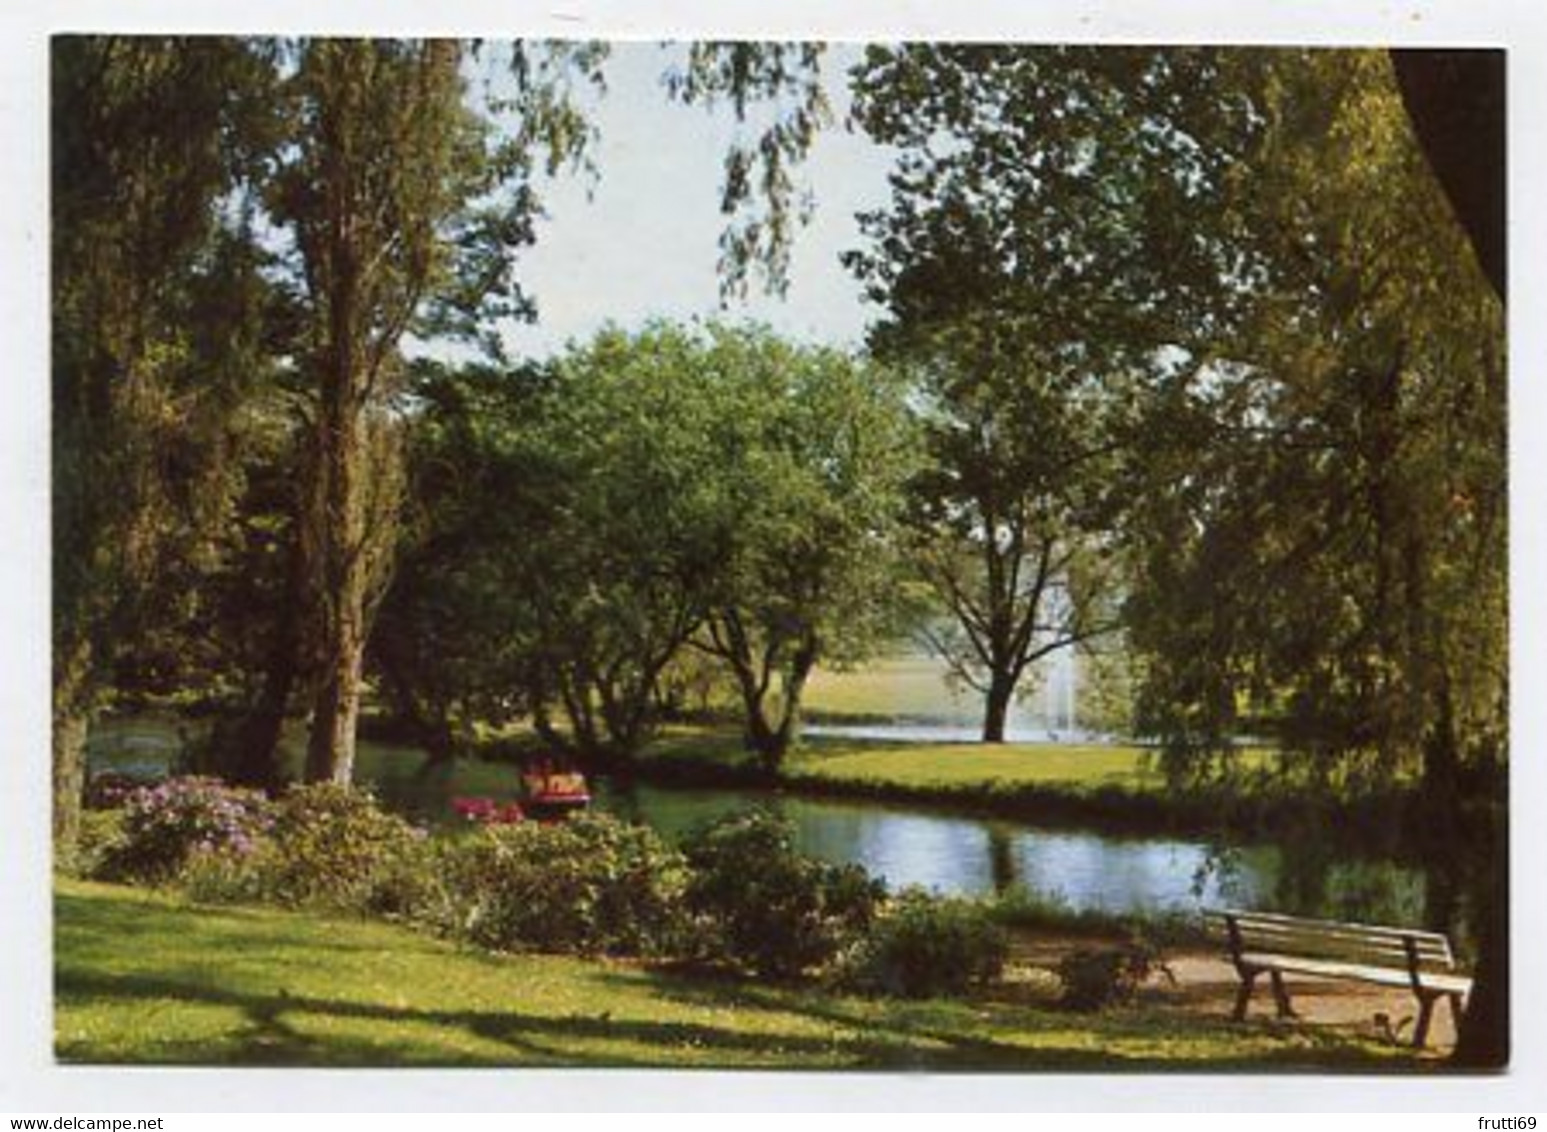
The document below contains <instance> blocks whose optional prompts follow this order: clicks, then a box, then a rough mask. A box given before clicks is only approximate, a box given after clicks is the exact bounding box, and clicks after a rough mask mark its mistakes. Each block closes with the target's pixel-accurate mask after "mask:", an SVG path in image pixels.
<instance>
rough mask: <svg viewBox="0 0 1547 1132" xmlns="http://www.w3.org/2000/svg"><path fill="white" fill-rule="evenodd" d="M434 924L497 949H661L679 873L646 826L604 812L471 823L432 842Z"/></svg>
mask: <svg viewBox="0 0 1547 1132" xmlns="http://www.w3.org/2000/svg"><path fill="white" fill-rule="evenodd" d="M439 868H440V869H441V870H442V881H443V886H444V893H445V904H444V905H443V907H442V908H441V909H440V910H439V911H438V913H437V915H438V916H439V917H440V918H441V923H440V926H441V927H442V928H443V929H444V930H447V931H449V932H450V933H451V934H453V935H456V936H458V937H461V938H465V939H467V940H469V941H470V942H472V943H476V944H478V945H479V946H482V947H489V948H493V949H495V950H499V951H523V950H535V951H573V952H582V953H587V954H592V953H599V952H600V953H609V954H624V955H641V954H644V955H648V954H661V953H669V952H670V951H671V950H672V948H673V947H674V946H675V945H676V944H677V942H678V941H679V939H680V937H681V932H682V930H683V927H684V923H683V918H682V897H683V893H684V891H685V889H686V886H687V872H686V868H685V866H684V864H683V861H682V858H681V856H680V855H679V854H678V853H676V852H675V851H674V850H672V849H670V848H669V847H668V846H667V845H666V844H665V843H664V842H662V841H661V839H660V838H659V837H658V836H657V835H656V834H655V833H654V832H653V831H651V830H649V829H646V828H645V827H643V826H636V825H630V824H628V823H626V822H621V821H618V820H616V819H614V818H610V817H607V816H606V815H604V814H582V815H579V816H577V817H574V818H571V819H569V820H567V821H563V822H556V823H553V824H546V823H538V822H522V823H518V824H514V825H488V826H480V827H479V828H478V829H477V830H475V831H472V832H470V833H467V834H465V835H461V836H458V837H456V838H454V839H451V840H450V841H448V842H446V843H445V844H443V845H442V846H441V848H440V859H439Z"/></svg>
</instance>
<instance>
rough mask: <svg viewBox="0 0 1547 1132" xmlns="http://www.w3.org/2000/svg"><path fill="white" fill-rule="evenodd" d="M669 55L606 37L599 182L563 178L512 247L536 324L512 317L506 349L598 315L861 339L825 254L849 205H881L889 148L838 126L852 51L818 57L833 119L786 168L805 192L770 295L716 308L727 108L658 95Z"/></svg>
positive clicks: (536, 353)
mask: <svg viewBox="0 0 1547 1132" xmlns="http://www.w3.org/2000/svg"><path fill="white" fill-rule="evenodd" d="M671 58H672V56H671V55H670V54H668V53H667V52H666V51H664V50H663V49H662V48H661V47H660V46H658V45H657V44H655V43H623V44H616V45H614V48H613V54H612V57H611V59H610V60H609V61H608V64H607V86H608V92H607V94H606V95H605V97H604V98H603V99H602V100H601V103H600V105H599V106H598V107H597V108H596V112H595V117H594V121H595V122H596V125H597V126H598V128H599V130H600V141H599V144H598V145H597V146H596V148H595V150H594V161H595V164H596V167H597V171H598V174H599V175H598V177H597V178H596V179H595V180H594V181H593V180H592V179H590V178H587V177H586V176H584V175H572V176H568V177H565V178H563V179H561V180H559V181H556V182H553V183H551V184H550V185H549V187H548V188H547V190H546V192H545V193H544V194H543V195H544V201H545V205H546V211H547V213H548V215H547V217H546V218H545V219H544V220H542V221H540V222H539V224H538V226H537V243H536V246H535V247H533V248H530V249H527V250H526V251H525V252H524V253H523V255H522V256H521V262H520V267H519V278H520V280H521V283H522V286H523V288H525V289H526V290H527V291H528V292H529V293H530V294H532V295H533V296H535V298H536V300H537V305H538V310H539V321H538V322H537V323H536V324H535V325H526V326H520V325H512V326H511V328H510V329H509V330H508V331H507V332H506V334H505V344H506V346H507V347H508V348H509V349H510V351H511V354H512V356H515V357H522V356H525V357H545V356H547V355H549V354H551V353H553V352H554V351H556V350H559V349H561V348H562V347H563V346H564V344H565V343H566V342H567V341H569V340H571V339H575V338H586V337H589V336H590V335H591V334H592V333H594V332H595V331H596V330H597V329H598V328H600V327H601V326H602V325H604V324H605V323H607V322H609V321H611V322H614V323H616V324H618V325H620V326H622V327H624V328H626V329H632V328H636V327H639V326H641V325H642V324H643V323H644V322H646V321H648V320H649V319H652V318H668V319H673V320H683V321H686V320H691V319H694V318H709V317H716V316H718V317H721V318H724V319H728V320H732V321H740V320H756V321H762V322H766V323H768V324H769V325H770V326H772V327H773V328H774V329H775V330H776V331H778V332H780V333H782V334H785V335H787V336H789V337H792V338H796V339H798V340H802V341H806V342H813V343H818V342H819V343H826V344H830V345H836V346H845V347H852V346H858V345H859V344H861V342H862V341H863V338H864V332H865V327H866V324H867V322H868V321H869V320H870V319H871V318H873V317H874V316H875V314H876V308H874V307H873V306H870V305H868V304H866V303H864V301H863V299H862V296H861V291H860V287H859V284H858V283H857V282H856V281H855V279H854V278H853V276H852V275H850V274H849V272H848V271H847V270H846V269H845V268H844V267H843V266H842V265H841V264H840V263H839V262H838V255H839V253H840V252H841V251H844V250H846V249H849V248H854V247H856V246H858V245H859V242H860V238H859V228H858V225H857V223H856V221H855V215H854V214H855V213H856V212H858V211H860V210H863V209H869V208H875V207H877V206H880V205H882V204H884V203H885V202H886V199H887V184H886V175H887V172H888V170H889V168H890V165H891V160H892V154H891V153H890V152H889V151H887V150H885V149H883V148H881V147H878V146H876V145H874V144H872V143H871V142H870V141H869V140H868V139H867V138H865V137H864V135H863V134H857V133H849V132H846V131H845V130H844V129H843V127H842V121H843V118H844V116H845V114H846V112H847V109H848V105H849V102H848V97H847V93H846V87H845V80H844V72H845V71H846V70H847V68H848V65H849V63H851V62H852V61H853V60H855V59H856V58H857V49H855V48H852V47H842V46H836V47H834V48H833V49H831V51H830V52H829V54H828V56H827V58H826V59H825V60H824V62H823V74H824V83H825V84H826V87H827V94H828V100H829V102H830V103H831V104H832V107H833V111H834V118H835V120H836V121H835V124H834V125H833V126H832V127H830V128H828V129H827V130H825V131H823V133H822V134H821V135H819V137H818V139H817V141H816V144H815V146H814V148H813V149H812V152H811V153H810V154H809V155H808V157H807V159H806V161H805V163H804V164H803V165H802V166H801V168H800V169H799V170H798V171H797V178H798V181H799V182H800V183H802V184H803V185H804V186H805V187H807V188H809V189H810V190H811V192H812V194H813V196H814V198H815V205H816V211H815V213H814V215H813V216H812V219H811V223H810V224H809V225H808V226H807V227H805V228H803V229H801V230H800V231H799V233H798V234H797V237H796V243H795V247H794V252H793V256H792V260H791V270H790V287H789V290H788V292H787V295H786V297H785V298H784V299H783V300H782V301H781V300H780V299H778V298H776V297H773V296H770V295H767V294H763V293H760V292H759V290H758V284H757V282H756V281H754V283H753V288H752V290H751V291H750V292H749V296H748V298H747V300H745V301H733V302H732V304H731V305H730V306H728V307H727V308H726V309H724V310H723V311H722V310H721V309H720V293H719V278H718V275H717V271H716V263H717V260H718V256H719V248H718V244H717V241H718V239H719V236H720V233H721V232H722V231H723V230H724V227H725V223H726V218H725V217H724V216H722V215H721V214H720V211H719V194H720V186H721V164H722V162H723V160H724V157H725V153H726V151H727V149H728V147H729V145H730V144H731V142H732V141H733V140H734V139H735V138H736V136H737V124H736V122H735V120H734V115H733V113H732V112H731V110H730V108H729V107H726V106H721V107H717V108H715V109H713V110H710V109H705V108H703V107H699V106H682V105H679V104H676V103H670V102H668V101H667V98H666V93H665V90H664V88H663V87H662V85H661V74H662V71H663V69H664V67H665V66H666V65H667V64H668V63H669V62H670V61H671Z"/></svg>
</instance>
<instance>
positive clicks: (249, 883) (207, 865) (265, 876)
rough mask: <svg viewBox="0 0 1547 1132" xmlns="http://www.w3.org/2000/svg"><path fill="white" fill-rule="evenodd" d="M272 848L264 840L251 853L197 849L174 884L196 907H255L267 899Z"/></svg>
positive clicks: (272, 854) (271, 865) (272, 857)
mask: <svg viewBox="0 0 1547 1132" xmlns="http://www.w3.org/2000/svg"><path fill="white" fill-rule="evenodd" d="M273 859H274V847H273V845H272V843H270V842H268V841H267V840H264V841H261V842H259V843H258V844H257V845H256V846H255V847H254V848H253V849H252V850H251V851H249V852H246V853H232V852H229V851H225V850H208V849H200V850H196V851H194V852H193V853H191V854H190V855H189V857H188V860H187V862H186V863H185V864H184V865H183V868H182V871H181V872H180V873H179V874H178V878H177V880H178V884H179V886H181V888H182V890H183V893H184V894H185V895H186V896H187V897H188V898H189V899H190V900H192V901H194V902H195V903H199V904H256V903H262V902H263V901H265V900H267V899H268V898H269V892H270V888H271V882H270V879H269V878H270V875H271V872H272V869H273Z"/></svg>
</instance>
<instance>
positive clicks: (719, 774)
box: [630, 727, 1413, 853]
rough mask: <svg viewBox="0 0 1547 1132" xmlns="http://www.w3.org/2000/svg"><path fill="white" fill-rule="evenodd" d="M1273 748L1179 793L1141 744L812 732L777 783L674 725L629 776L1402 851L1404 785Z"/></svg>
mask: <svg viewBox="0 0 1547 1132" xmlns="http://www.w3.org/2000/svg"><path fill="white" fill-rule="evenodd" d="M1275 758H1276V755H1275V754H1274V753H1273V752H1271V751H1266V750H1261V749H1255V750H1250V751H1243V752H1242V754H1241V765H1240V767H1239V768H1238V769H1239V771H1240V776H1239V780H1238V781H1237V782H1234V783H1232V784H1230V785H1229V786H1228V787H1227V786H1225V785H1223V784H1220V785H1213V786H1209V785H1195V786H1186V787H1181V788H1174V787H1172V786H1171V785H1170V784H1169V783H1168V782H1167V781H1166V778H1165V776H1164V774H1163V773H1161V771H1160V768H1159V765H1158V757H1157V753H1156V752H1155V751H1154V750H1152V749H1149V748H1144V747H1137V746H1119V745H1096V744H1051V743H1005V744H992V745H989V744H981V743H947V744H939V743H904V742H894V741H886V740H871V739H852V738H845V737H839V736H831V735H818V736H809V737H807V738H806V739H805V740H804V741H803V742H802V743H801V745H800V746H799V747H797V748H796V749H795V750H793V751H791V753H790V754H789V756H788V757H787V759H786V761H785V765H784V766H783V767H782V768H781V769H780V771H779V772H778V773H777V774H776V775H774V776H773V777H772V778H770V776H769V775H768V774H767V773H765V772H764V771H763V769H762V768H761V767H760V766H758V765H757V763H756V762H755V760H754V759H753V758H752V757H751V756H750V755H749V754H748V753H747V752H746V751H745V750H744V749H743V748H742V744H741V741H740V736H739V734H738V733H737V732H736V731H735V730H734V729H731V728H710V727H703V728H676V729H672V730H670V731H668V732H666V733H665V734H663V735H662V736H661V737H659V738H658V739H657V740H656V741H655V742H653V743H651V744H650V745H649V746H648V747H647V748H646V749H645V750H644V751H643V752H642V753H641V755H640V756H639V757H638V759H637V760H636V761H635V763H634V764H633V766H632V767H631V768H630V772H631V773H632V774H634V775H635V776H637V777H638V778H639V779H640V780H642V781H647V782H652V783H657V784H660V785H666V786H677V787H695V786H696V787H738V788H751V789H756V788H765V789H766V788H770V787H773V788H777V789H781V790H787V791H791V792H794V793H799V794H807V795H811V796H814V797H835V798H858V799H868V800H871V801H879V802H895V803H899V804H904V805H910V806H927V807H935V808H941V809H947V810H951V811H955V812H959V813H966V814H973V815H982V816H988V817H1000V818H1010V819H1015V820H1019V821H1027V822H1036V823H1040V824H1044V825H1057V826H1066V827H1080V828H1090V829H1098V830H1103V831H1106V832H1112V833H1134V834H1189V835H1194V836H1204V837H1207V836H1212V835H1215V834H1220V833H1226V834H1230V835H1233V836H1236V837H1264V838H1270V837H1271V838H1283V837H1292V836H1296V835H1299V834H1301V833H1303V832H1305V831H1307V830H1314V831H1318V835H1324V836H1328V837H1333V838H1336V839H1338V840H1339V841H1340V842H1346V843H1347V844H1348V845H1349V846H1350V847H1353V848H1359V849H1363V850H1366V851H1371V850H1373V851H1378V852H1386V853H1390V852H1393V851H1395V849H1396V848H1397V847H1399V846H1400V844H1401V840H1402V830H1403V828H1404V825H1405V823H1406V822H1407V821H1408V813H1409V811H1410V807H1411V805H1412V801H1413V800H1412V795H1411V791H1409V790H1405V789H1402V788H1400V787H1394V788H1390V789H1388V790H1384V791H1380V792H1367V793H1365V794H1363V795H1362V796H1360V797H1358V798H1354V799H1349V800H1342V801H1338V802H1333V801H1332V800H1330V799H1328V798H1326V797H1323V796H1318V795H1316V794H1314V793H1312V792H1307V791H1295V790H1292V789H1289V788H1288V787H1287V786H1285V785H1284V784H1283V783H1281V782H1280V781H1278V780H1277V779H1276V777H1275V776H1274V775H1273V773H1272V771H1273V769H1274V765H1273V763H1274V759H1275Z"/></svg>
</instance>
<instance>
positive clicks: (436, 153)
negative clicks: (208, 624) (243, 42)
mask: <svg viewBox="0 0 1547 1132" xmlns="http://www.w3.org/2000/svg"><path fill="white" fill-rule="evenodd" d="M467 50H468V49H467V48H466V47H465V46H464V45H462V44H459V43H456V42H453V41H448V40H424V41H412V40H394V41H383V40H373V41H361V40H331V39H330V40H314V41H304V42H301V43H298V44H296V45H294V47H293V49H292V52H291V53H292V55H293V59H292V62H293V73H292V74H291V75H290V76H289V78H288V79H287V81H286V88H285V89H286V94H287V97H288V99H289V113H290V121H291V123H292V131H291V134H290V136H289V138H288V139H287V140H288V143H289V144H288V145H287V147H286V148H285V149H284V150H283V151H281V154H280V160H281V166H280V168H279V170H278V171H277V173H276V175H275V177H274V179H273V182H272V185H271V186H270V194H269V202H268V203H269V207H270V210H271V213H272V216H273V218H274V220H275V221H276V222H277V223H278V224H280V225H282V226H284V227H285V228H286V229H288V230H289V231H290V232H291V233H292V234H293V237H294V251H295V255H294V264H293V272H294V279H295V281H296V286H297V288H298V290H299V291H300V292H301V294H302V295H303V297H304V301H305V303H306V307H307V311H308V315H307V319H306V326H305V331H304V335H303V343H302V345H301V347H300V357H299V364H300V365H301V366H302V367H304V368H305V370H306V372H308V373H309V374H311V375H312V377H313V380H314V381H315V389H316V398H315V403H314V406H313V411H312V415H311V420H310V422H309V423H310V428H311V435H312V444H311V448H310V452H309V456H308V460H307V468H308V473H307V477H308V483H309V485H310V490H309V494H308V499H307V501H306V512H305V517H304V522H303V523H302V525H301V530H302V535H303V562H304V563H305V575H306V577H307V579H308V581H309V591H308V595H307V597H308V603H309V604H308V608H309V609H310V610H311V611H312V616H313V619H314V620H315V622H316V624H317V626H318V631H317V633H316V638H315V648H316V656H315V659H314V662H313V664H312V666H311V667H312V670H313V671H314V673H315V678H316V679H315V690H314V693H313V699H312V730H311V736H310V740H309V743H308V748H307V769H306V773H307V777H308V778H309V779H324V778H331V779H335V780H338V781H347V780H348V779H349V777H350V774H351V769H352V765H353V760H354V739H355V727H356V719H357V716H358V712H359V701H360V680H361V672H362V659H363V656H364V649H365V644H366V640H367V637H368V634H369V630H370V624H371V619H372V616H373V613H374V609H375V606H376V604H377V602H378V601H379V600H380V597H381V594H382V592H383V590H384V588H385V585H386V583H387V580H388V578H389V568H390V565H391V551H392V547H393V544H394V538H395V532H394V527H395V521H396V517H397V514H398V510H399V507H400V506H401V479H400V471H401V452H400V449H401V430H402V427H403V421H402V418H401V415H400V414H399V412H398V411H397V410H396V409H395V407H394V398H395V396H396V395H397V393H398V392H399V391H400V385H401V376H402V360H401V357H400V355H399V344H400V342H401V340H402V337H403V335H404V334H405V333H407V332H408V331H409V330H411V329H412V328H414V327H415V326H416V325H417V324H420V323H421V322H423V323H424V324H425V325H426V326H427V327H429V328H433V329H437V330H440V331H448V330H462V331H464V332H469V333H476V332H477V331H478V330H480V329H482V328H483V326H485V325H487V320H488V319H489V318H490V317H491V316H493V315H497V314H500V313H522V312H524V311H526V310H527V309H528V308H527V306H526V304H525V300H524V297H523V296H522V295H521V293H520V291H519V288H518V287H517V286H516V284H515V281H514V278H513V275H512V271H511V261H512V256H513V253H514V251H515V250H516V249H518V248H519V247H521V246H522V245H524V244H527V243H529V242H530V241H531V238H532V231H531V220H532V216H533V214H534V212H535V210H536V203H535V199H534V198H533V196H532V194H531V190H530V186H529V184H528V181H529V178H530V176H531V174H532V171H533V168H534V164H535V163H536V161H537V159H538V158H539V157H540V156H541V155H542V154H543V153H544V152H545V151H546V154H547V157H548V161H549V164H550V166H556V165H557V164H559V163H561V162H562V161H564V160H565V159H567V158H569V157H572V156H573V155H574V153H575V151H576V147H578V146H579V145H580V144H581V143H582V142H583V140H584V134H583V131H576V130H575V129H573V128H572V124H571V123H570V120H569V119H568V118H567V117H566V111H567V107H566V105H565V104H563V103H556V102H554V101H553V99H552V97H551V91H550V90H549V89H548V88H546V87H542V86H534V85H518V90H519V91H520V92H521V93H522V94H524V95H526V96H528V98H527V101H526V102H525V103H521V102H520V101H518V104H517V105H518V108H524V109H527V110H530V111H531V113H530V114H529V115H528V116H526V117H518V121H519V124H520V129H518V130H517V131H516V132H515V134H514V135H513V136H507V137H504V138H503V139H502V138H498V137H496V136H495V134H494V131H493V128H492V125H491V122H490V120H489V119H488V118H487V117H484V116H481V115H479V114H477V113H475V112H474V111H473V110H472V109H471V108H470V106H469V105H468V102H467V98H466V91H465V86H466V83H465V79H464V76H463V72H462V64H463V61H464V58H465V57H466V53H467ZM517 59H518V61H521V66H519V67H518V68H517V74H518V77H521V76H525V75H527V74H528V72H527V71H526V70H525V69H524V67H525V62H524V60H525V56H523V55H520V54H519V53H518V55H517Z"/></svg>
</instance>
